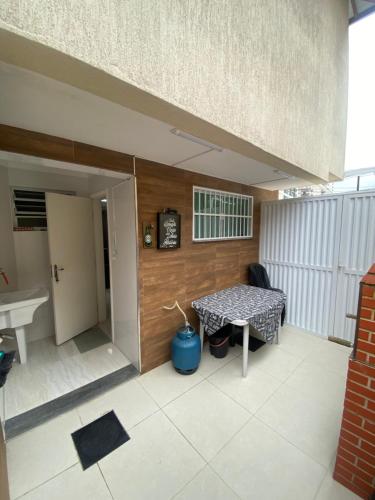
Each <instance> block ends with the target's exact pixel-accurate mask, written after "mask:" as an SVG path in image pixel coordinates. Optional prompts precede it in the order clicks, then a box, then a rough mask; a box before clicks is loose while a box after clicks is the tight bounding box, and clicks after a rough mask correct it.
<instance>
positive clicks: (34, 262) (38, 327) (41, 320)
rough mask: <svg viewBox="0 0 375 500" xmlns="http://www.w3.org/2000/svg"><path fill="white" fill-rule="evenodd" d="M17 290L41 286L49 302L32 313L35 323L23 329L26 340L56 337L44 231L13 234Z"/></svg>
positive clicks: (46, 238) (45, 233) (45, 232)
mask: <svg viewBox="0 0 375 500" xmlns="http://www.w3.org/2000/svg"><path fill="white" fill-rule="evenodd" d="M13 234H14V245H15V251H16V261H17V274H18V287H19V288H20V289H22V288H23V289H27V288H35V287H38V286H43V287H46V288H48V290H49V292H50V299H49V301H48V302H45V303H44V304H42V305H41V306H40V307H38V309H37V310H36V312H35V314H34V321H33V323H32V324H31V325H28V326H27V327H26V330H27V336H26V338H27V341H28V342H31V341H33V340H38V339H41V338H44V337H48V336H50V335H54V334H55V327H54V320H53V307H52V290H51V277H50V264H49V250H48V235H47V231H15V232H14V233H13Z"/></svg>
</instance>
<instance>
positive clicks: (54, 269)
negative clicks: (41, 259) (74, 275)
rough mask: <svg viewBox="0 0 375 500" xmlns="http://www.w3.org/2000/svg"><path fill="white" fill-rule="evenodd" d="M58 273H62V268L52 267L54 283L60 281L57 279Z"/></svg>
mask: <svg viewBox="0 0 375 500" xmlns="http://www.w3.org/2000/svg"><path fill="white" fill-rule="evenodd" d="M59 271H64V268H63V267H57V265H56V264H55V265H54V266H53V275H54V277H55V281H56V283H57V282H59V281H60V279H59Z"/></svg>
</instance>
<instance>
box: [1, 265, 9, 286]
mask: <svg viewBox="0 0 375 500" xmlns="http://www.w3.org/2000/svg"><path fill="white" fill-rule="evenodd" d="M0 275H1V276H2V277H3V280H4V282H5V284H6V285H9V280H8V276H7V275H6V274H5V271H3V269H2V268H1V267H0Z"/></svg>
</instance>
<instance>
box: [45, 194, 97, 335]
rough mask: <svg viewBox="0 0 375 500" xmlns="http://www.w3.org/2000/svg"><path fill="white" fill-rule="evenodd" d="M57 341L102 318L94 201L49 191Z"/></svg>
mask: <svg viewBox="0 0 375 500" xmlns="http://www.w3.org/2000/svg"><path fill="white" fill-rule="evenodd" d="M46 208H47V225H48V244H49V252H50V263H51V270H52V276H51V279H52V294H53V308H54V315H55V329H56V343H57V345H60V344H62V343H63V342H66V341H67V340H69V339H71V338H72V337H74V336H75V335H78V334H79V333H81V332H83V331H85V330H87V329H88V328H91V327H92V326H94V325H96V323H97V320H98V310H97V290H96V269H95V246H94V226H93V214H92V204H91V200H90V199H88V198H80V197H78V196H68V195H62V194H55V193H46Z"/></svg>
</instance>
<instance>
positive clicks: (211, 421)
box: [163, 381, 250, 460]
mask: <svg viewBox="0 0 375 500" xmlns="http://www.w3.org/2000/svg"><path fill="white" fill-rule="evenodd" d="M163 411H164V412H165V413H166V414H167V415H168V417H169V418H170V419H171V420H172V422H173V423H174V424H175V425H176V426H177V427H178V428H179V429H180V431H181V432H182V433H183V434H184V436H185V437H186V438H187V439H188V440H189V441H190V442H191V443H192V445H193V446H194V447H195V448H196V449H197V450H198V451H199V453H201V455H202V456H203V457H204V458H205V459H206V460H210V459H211V458H213V457H214V456H215V455H216V453H217V452H218V451H219V450H220V448H222V446H223V445H224V444H225V443H226V442H228V441H229V439H230V438H231V437H232V436H233V435H234V434H235V433H236V432H237V431H238V430H239V429H240V428H241V427H242V426H243V425H244V424H245V423H246V421H247V420H248V419H249V418H250V414H249V413H248V412H247V411H246V410H244V409H243V408H241V407H240V406H239V405H238V404H237V403H235V402H234V401H233V400H232V399H230V398H229V397H228V396H226V395H225V394H223V393H222V392H221V391H219V390H218V389H217V388H216V387H214V386H213V385H212V384H210V383H209V382H207V381H203V382H202V383H201V384H199V385H197V386H196V387H194V388H193V389H191V390H190V391H188V392H186V393H185V394H183V395H182V396H180V397H179V398H178V399H176V400H174V401H172V402H171V403H170V404H169V405H167V406H165V407H164V409H163Z"/></svg>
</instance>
